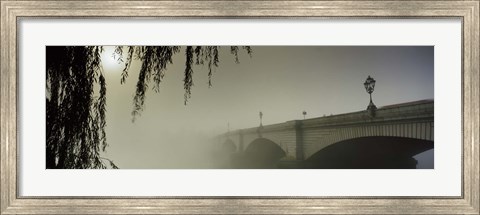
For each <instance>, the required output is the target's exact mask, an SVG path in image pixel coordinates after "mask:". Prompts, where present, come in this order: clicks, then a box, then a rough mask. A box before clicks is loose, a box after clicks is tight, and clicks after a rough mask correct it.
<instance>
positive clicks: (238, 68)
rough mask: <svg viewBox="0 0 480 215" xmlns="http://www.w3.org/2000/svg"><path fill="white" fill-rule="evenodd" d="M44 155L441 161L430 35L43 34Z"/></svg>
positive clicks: (271, 161)
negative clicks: (134, 40) (285, 40)
mask: <svg viewBox="0 0 480 215" xmlns="http://www.w3.org/2000/svg"><path fill="white" fill-rule="evenodd" d="M45 94H46V160H45V166H46V169H434V47H433V46H127V45H125V46H101V45H100V46H46V93H45Z"/></svg>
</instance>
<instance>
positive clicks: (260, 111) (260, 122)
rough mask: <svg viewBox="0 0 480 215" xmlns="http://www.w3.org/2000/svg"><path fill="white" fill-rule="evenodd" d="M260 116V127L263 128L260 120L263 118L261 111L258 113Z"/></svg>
mask: <svg viewBox="0 0 480 215" xmlns="http://www.w3.org/2000/svg"><path fill="white" fill-rule="evenodd" d="M258 115H259V116H260V127H261V126H263V125H262V118H263V113H262V111H260V113H259V114H258Z"/></svg>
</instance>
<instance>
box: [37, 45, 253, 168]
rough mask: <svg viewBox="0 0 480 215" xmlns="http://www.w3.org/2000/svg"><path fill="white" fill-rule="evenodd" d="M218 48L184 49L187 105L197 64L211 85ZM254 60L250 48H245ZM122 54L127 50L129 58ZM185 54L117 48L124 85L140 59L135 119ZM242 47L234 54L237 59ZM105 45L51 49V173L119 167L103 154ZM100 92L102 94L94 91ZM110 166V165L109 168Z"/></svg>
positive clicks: (151, 48) (167, 48) (48, 52)
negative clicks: (147, 96)
mask: <svg viewBox="0 0 480 215" xmlns="http://www.w3.org/2000/svg"><path fill="white" fill-rule="evenodd" d="M219 48H220V47H219V46H195V47H194V46H187V47H186V49H185V56H186V62H185V72H184V80H183V81H184V89H185V104H186V103H187V101H188V99H189V98H190V96H191V88H192V86H193V78H192V77H193V65H194V64H197V65H207V66H208V70H209V72H208V78H209V81H208V84H209V86H211V85H212V71H214V69H215V68H216V67H218V63H219V52H218V49H219ZM241 48H242V49H244V50H245V51H246V52H247V53H248V54H249V55H250V56H251V54H252V49H251V48H250V47H249V46H242V47H241ZM124 50H126V54H125V55H126V56H125V58H123V57H122V55H124V52H123V51H124ZM180 51H181V48H180V46H127V47H122V46H117V47H116V48H115V53H116V54H118V55H120V59H121V60H122V61H123V59H125V68H124V70H123V72H122V75H121V79H120V82H121V83H122V84H123V83H125V81H126V79H127V78H128V72H129V69H130V66H131V64H132V60H133V59H136V60H140V62H141V64H142V65H141V69H140V72H139V76H138V81H137V85H136V91H135V96H134V98H133V102H134V110H133V111H132V116H133V117H134V118H135V116H137V115H139V114H140V112H141V111H142V110H143V107H144V104H145V93H146V91H147V90H148V86H149V85H148V84H149V83H150V82H151V81H152V80H153V87H152V89H153V90H154V91H155V92H158V91H159V89H160V88H159V86H160V83H161V81H162V80H163V77H164V75H165V70H166V68H167V65H169V64H172V58H173V56H174V55H175V54H177V53H179V52H180ZM238 51H239V47H238V46H231V47H230V52H231V53H232V54H233V55H234V56H235V62H237V63H238V62H239V61H238ZM102 52H103V47H101V46H47V48H46V73H47V75H46V79H47V81H46V82H47V86H46V88H47V99H46V106H47V107H46V115H47V120H46V121H47V131H46V132H47V144H46V165H47V169H53V168H59V169H87V168H100V169H104V168H107V167H108V165H109V166H110V167H111V168H118V167H117V166H116V165H115V164H114V162H113V161H112V160H110V159H107V158H103V157H101V156H100V152H102V151H105V149H106V147H107V146H108V145H107V139H106V134H105V126H106V90H107V88H106V82H105V78H104V76H103V71H102V66H101V57H100V56H101V53H102ZM95 90H97V91H98V92H96V91H95ZM107 164H108V165H107Z"/></svg>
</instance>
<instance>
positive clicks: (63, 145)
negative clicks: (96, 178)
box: [46, 46, 107, 169]
mask: <svg viewBox="0 0 480 215" xmlns="http://www.w3.org/2000/svg"><path fill="white" fill-rule="evenodd" d="M102 51H103V48H102V47H100V46H89V47H84V46H70V47H57V46H48V47H47V49H46V52H47V53H46V55H47V59H46V60H47V64H46V66H47V68H46V70H47V101H46V102H47V110H46V111H47V145H46V153H47V154H46V156H47V168H60V169H69V168H77V169H86V168H107V166H106V165H105V164H104V162H103V159H101V158H100V152H101V151H104V150H105V148H106V147H107V141H106V135H105V126H106V120H105V105H106V83H105V78H104V77H103V74H102V70H101V60H100V54H101V53H102ZM95 83H97V84H98V86H99V92H98V96H95V87H94V86H95Z"/></svg>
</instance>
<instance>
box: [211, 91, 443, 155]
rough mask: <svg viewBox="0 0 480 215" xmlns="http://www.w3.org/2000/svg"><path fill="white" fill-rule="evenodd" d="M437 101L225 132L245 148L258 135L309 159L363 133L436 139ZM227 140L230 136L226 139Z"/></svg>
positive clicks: (237, 146)
mask: <svg viewBox="0 0 480 215" xmlns="http://www.w3.org/2000/svg"><path fill="white" fill-rule="evenodd" d="M433 119H434V101H433V100H421V101H415V102H409V103H403V104H395V105H389V106H384V107H381V108H378V109H377V110H376V111H375V114H374V116H372V114H371V113H369V112H368V111H358V112H352V113H346V114H339V115H332V116H324V117H318V118H312V119H305V120H292V121H287V122H284V123H279V124H273V125H263V126H259V127H253V128H246V129H240V130H235V131H231V132H229V133H227V134H224V135H221V137H220V139H222V140H223V141H222V142H224V143H227V142H228V143H230V144H232V143H233V144H234V145H235V146H234V147H233V148H234V149H233V150H234V151H235V152H243V151H244V150H245V149H247V148H248V147H249V144H250V143H252V142H253V141H254V140H256V139H258V138H265V139H268V140H270V141H272V142H274V143H276V144H277V145H278V146H279V147H280V148H281V149H282V150H283V151H284V152H285V153H286V155H287V156H288V157H291V158H293V159H295V160H299V161H301V160H305V159H308V158H309V157H311V156H312V155H313V154H315V153H316V152H319V151H320V150H322V149H324V148H325V147H327V146H330V145H332V144H335V143H338V142H341V141H345V140H350V139H355V138H361V137H405V138H412V139H417V140H427V141H432V142H433V140H434V120H433ZM225 140H228V141H226V142H225Z"/></svg>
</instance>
